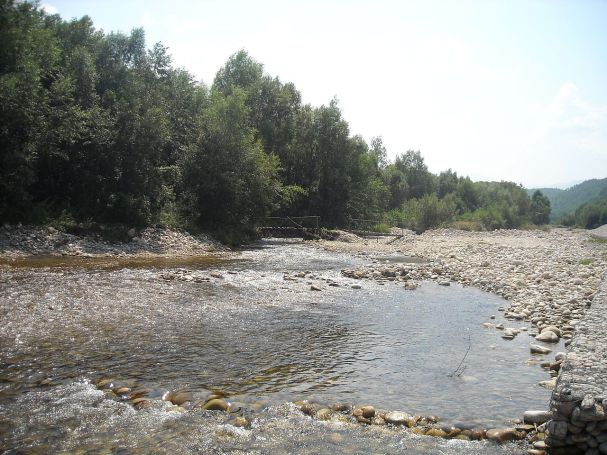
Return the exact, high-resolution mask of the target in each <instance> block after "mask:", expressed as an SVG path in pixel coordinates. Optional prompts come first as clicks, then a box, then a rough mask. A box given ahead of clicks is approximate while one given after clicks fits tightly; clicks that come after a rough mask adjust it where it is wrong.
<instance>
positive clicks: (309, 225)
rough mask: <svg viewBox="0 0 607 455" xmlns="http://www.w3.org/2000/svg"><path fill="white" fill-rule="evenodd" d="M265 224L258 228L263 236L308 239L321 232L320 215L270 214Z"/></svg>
mask: <svg viewBox="0 0 607 455" xmlns="http://www.w3.org/2000/svg"><path fill="white" fill-rule="evenodd" d="M264 225H265V226H262V227H259V228H257V230H258V232H259V235H261V237H277V238H283V239H292V238H303V239H305V240H308V239H315V238H320V234H321V230H320V217H319V216H293V217H291V216H285V217H280V216H270V217H267V218H265V219H264Z"/></svg>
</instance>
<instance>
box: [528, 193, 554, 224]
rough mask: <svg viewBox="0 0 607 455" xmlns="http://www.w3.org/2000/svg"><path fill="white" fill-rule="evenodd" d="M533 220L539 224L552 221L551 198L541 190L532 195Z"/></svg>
mask: <svg viewBox="0 0 607 455" xmlns="http://www.w3.org/2000/svg"><path fill="white" fill-rule="evenodd" d="M531 221H532V222H533V223H534V224H538V225H539V224H548V222H549V221H550V200H549V199H548V198H547V197H546V196H544V194H542V192H541V191H540V190H537V191H535V192H534V193H533V196H532V197H531Z"/></svg>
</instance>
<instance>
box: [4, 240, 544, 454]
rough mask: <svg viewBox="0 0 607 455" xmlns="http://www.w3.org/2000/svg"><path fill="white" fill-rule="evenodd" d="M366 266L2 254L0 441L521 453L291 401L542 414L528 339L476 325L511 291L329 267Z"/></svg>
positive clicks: (334, 260) (229, 449)
mask: <svg viewBox="0 0 607 455" xmlns="http://www.w3.org/2000/svg"><path fill="white" fill-rule="evenodd" d="M371 260H372V258H364V257H363V258H360V257H352V256H348V255H339V254H335V253H327V252H324V251H321V250H318V249H316V248H313V247H311V246H308V245H306V244H304V243H301V242H293V241H271V240H267V241H263V242H260V243H259V244H256V245H253V246H251V247H250V248H248V249H245V250H243V251H242V252H240V253H239V254H238V256H237V257H236V258H235V259H229V260H220V259H216V258H214V259H208V258H203V259H201V258H194V259H188V260H159V259H140V260H128V259H78V258H68V259H66V258H59V259H57V258H51V259H48V258H47V259H28V260H21V261H17V262H12V263H11V264H10V265H8V264H6V263H5V264H4V265H0V322H1V327H0V452H1V451H2V450H4V451H5V452H6V453H9V454H13V453H15V454H16V453H62V452H70V453H148V452H153V453H234V454H236V453H259V454H262V453H278V454H280V453H284V454H287V453H319V454H320V453H363V452H364V453H403V452H405V451H406V453H411V454H427V453H442V454H460V453H461V454H483V453H496V454H501V453H503V454H511V453H521V452H522V451H524V450H523V447H524V446H523V445H520V444H519V445H517V444H506V445H502V446H497V445H495V444H493V443H490V442H486V441H484V442H467V441H458V440H443V439H439V438H432V437H420V436H416V435H414V434H412V433H411V432H409V431H407V430H405V429H402V428H389V427H384V426H381V427H380V426H374V425H373V426H365V425H361V424H355V423H349V422H344V421H328V422H323V421H318V420H315V419H311V418H309V417H307V416H305V415H303V414H302V413H301V412H300V411H299V410H298V409H297V408H296V407H295V406H293V404H292V402H293V401H297V400H311V401H316V402H319V403H324V404H332V403H343V402H349V403H354V404H371V405H374V406H375V407H376V408H382V409H389V410H401V411H406V412H408V413H410V414H421V415H437V416H439V417H440V418H441V419H442V420H443V421H448V422H461V421H463V422H465V423H466V424H469V425H479V426H483V427H485V428H488V427H492V426H507V424H508V422H509V421H510V420H511V419H513V418H518V417H520V416H521V415H522V413H523V412H524V411H525V410H527V409H536V408H537V409H545V408H546V406H547V403H548V401H549V395H550V392H549V391H547V390H545V389H542V388H539V387H538V386H537V383H538V382H539V381H541V380H545V379H546V378H547V375H546V373H545V371H543V370H542V369H541V368H540V367H539V366H538V365H537V364H534V362H528V359H529V357H530V354H529V341H530V338H529V337H527V336H526V335H525V334H524V333H523V334H521V335H519V336H518V337H516V338H515V339H514V340H511V341H506V340H503V339H502V338H501V337H500V336H499V332H498V331H496V330H494V329H493V330H491V329H485V328H483V326H482V323H483V322H486V321H487V320H488V318H489V317H490V315H496V320H495V321H494V322H505V321H504V320H503V319H502V318H501V314H500V312H499V311H498V308H499V307H500V306H505V305H507V302H505V301H504V300H503V299H501V298H499V297H497V296H494V295H491V294H487V293H484V292H481V291H479V290H476V289H472V288H463V287H461V286H459V285H451V286H449V287H443V286H438V285H435V284H432V283H424V284H422V286H420V287H419V288H418V289H417V290H415V291H410V290H405V289H403V287H402V286H399V285H397V284H395V283H386V284H384V285H380V284H379V283H375V282H369V281H355V280H352V279H349V278H345V277H343V276H342V275H341V273H340V270H341V269H342V268H346V267H355V266H361V265H364V264H366V263H369V262H370V261H371ZM382 260H390V259H389V258H382ZM392 260H394V259H392ZM398 260H406V258H398ZM353 285H354V288H353V287H352V286H353ZM312 286H314V287H316V288H318V289H320V291H314V290H312ZM358 286H360V289H357V287H358ZM468 350H469V353H468V355H467V356H466V357H465V360H464V361H463V363H461V361H462V358H463V357H464V355H465V354H466V351H468ZM460 363H461V367H460V369H459V370H458V371H461V370H462V369H463V373H461V375H453V372H454V371H455V370H457V368H458V366H460ZM101 378H111V379H113V380H114V381H115V382H117V383H121V384H124V385H125V386H126V387H130V388H145V389H146V390H147V392H146V393H147V394H148V395H149V396H150V397H157V398H159V397H161V396H162V395H163V394H165V393H166V392H167V391H173V392H176V391H179V392H183V393H184V394H186V396H187V397H188V398H189V401H190V402H192V403H195V402H196V401H198V400H204V399H205V398H206V397H208V396H209V395H210V394H216V395H221V396H224V397H225V399H226V400H228V401H229V402H230V403H231V404H232V406H233V407H234V409H240V410H241V411H240V413H241V414H243V415H246V416H247V418H249V419H250V421H251V422H252V424H251V426H250V428H237V427H234V426H233V425H231V424H230V422H231V420H229V419H230V416H228V415H227V414H226V413H222V412H205V411H199V410H185V409H184V407H177V406H173V405H171V404H170V403H168V402H162V401H155V403H156V404H155V405H154V406H153V407H151V408H149V409H144V410H135V409H134V408H133V407H132V405H131V404H129V403H128V402H124V401H121V400H120V399H119V398H117V399H110V398H108V397H107V396H106V395H105V394H104V393H103V392H102V391H101V390H98V389H97V387H96V386H95V385H94V384H95V383H96V381H98V380H99V379H101ZM187 407H188V405H185V408H187Z"/></svg>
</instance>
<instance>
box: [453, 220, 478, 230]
mask: <svg viewBox="0 0 607 455" xmlns="http://www.w3.org/2000/svg"><path fill="white" fill-rule="evenodd" d="M447 226H448V227H450V228H453V229H459V230H461V231H484V230H485V229H484V227H483V224H482V223H481V222H480V221H473V220H456V221H452V222H451V223H449V224H448V225H447Z"/></svg>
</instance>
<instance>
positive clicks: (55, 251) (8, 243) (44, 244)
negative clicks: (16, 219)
mask: <svg viewBox="0 0 607 455" xmlns="http://www.w3.org/2000/svg"><path fill="white" fill-rule="evenodd" d="M127 237H128V240H127V241H123V242H117V241H109V240H107V239H106V238H104V236H103V235H102V233H99V232H87V233H83V234H73V233H67V232H62V231H59V230H57V229H55V228H54V227H51V226H10V225H4V226H3V227H2V228H0V258H5V259H11V258H19V257H24V256H80V257H112V256H149V255H155V256H193V255H222V254H226V253H227V252H228V251H229V249H228V248H227V247H225V246H224V245H222V244H221V243H219V242H217V241H216V240H214V239H212V238H211V237H209V236H208V235H205V234H199V235H192V234H189V233H187V232H185V231H180V230H173V229H168V228H157V227H149V228H146V229H143V230H140V231H138V230H136V229H130V230H129V231H128V233H127Z"/></svg>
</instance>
